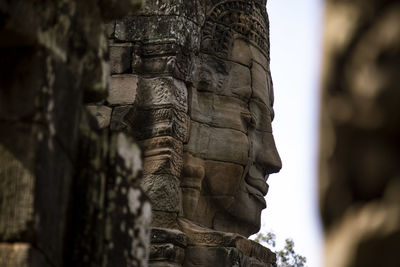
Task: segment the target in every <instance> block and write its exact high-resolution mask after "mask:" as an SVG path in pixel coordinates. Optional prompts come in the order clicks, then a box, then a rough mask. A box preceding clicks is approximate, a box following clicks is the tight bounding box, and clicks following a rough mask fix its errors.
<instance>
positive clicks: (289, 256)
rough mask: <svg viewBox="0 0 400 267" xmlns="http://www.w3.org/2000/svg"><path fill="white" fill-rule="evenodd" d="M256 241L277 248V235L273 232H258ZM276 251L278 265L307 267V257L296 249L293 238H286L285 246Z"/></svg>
mask: <svg viewBox="0 0 400 267" xmlns="http://www.w3.org/2000/svg"><path fill="white" fill-rule="evenodd" d="M254 241H255V242H258V243H260V244H263V245H266V246H267V247H270V248H272V250H275V247H276V235H275V234H274V233H273V232H269V233H266V234H264V233H258V234H257V235H256V237H255V238H254ZM275 253H276V258H277V265H278V267H306V265H305V264H306V262H307V259H306V257H304V256H301V255H299V254H297V253H296V252H295V251H294V242H293V240H292V239H289V238H288V239H286V240H285V246H284V248H283V249H280V250H275Z"/></svg>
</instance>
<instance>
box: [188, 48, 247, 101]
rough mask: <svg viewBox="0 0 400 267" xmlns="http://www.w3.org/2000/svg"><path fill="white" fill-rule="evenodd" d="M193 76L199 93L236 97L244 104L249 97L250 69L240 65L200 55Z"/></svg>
mask: <svg viewBox="0 0 400 267" xmlns="http://www.w3.org/2000/svg"><path fill="white" fill-rule="evenodd" d="M193 75H194V85H195V88H197V90H198V91H199V92H203V91H205V92H213V93H214V94H217V95H224V96H232V97H237V98H239V99H242V100H243V101H246V102H247V101H248V99H249V98H250V96H251V92H252V88H251V73H250V69H249V68H248V67H246V66H243V65H241V64H238V63H234V62H232V61H226V60H222V59H220V58H218V57H215V56H211V55H207V54H200V56H199V58H198V59H197V61H196V68H195V72H194V74H193Z"/></svg>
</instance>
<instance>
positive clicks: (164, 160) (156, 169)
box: [140, 137, 183, 177]
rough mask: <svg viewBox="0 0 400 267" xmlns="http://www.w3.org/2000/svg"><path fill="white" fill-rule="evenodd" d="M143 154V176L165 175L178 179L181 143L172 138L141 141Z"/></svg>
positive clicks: (180, 162)
mask: <svg viewBox="0 0 400 267" xmlns="http://www.w3.org/2000/svg"><path fill="white" fill-rule="evenodd" d="M140 144H141V145H142V146H143V148H144V150H145V153H144V157H145V159H144V167H143V172H144V174H145V175H151V174H160V175H161V174H166V175H172V176H175V177H179V175H180V173H181V170H182V166H183V161H182V156H181V155H182V152H183V146H182V143H181V142H179V141H178V140H176V139H174V138H172V137H155V138H152V139H147V140H144V141H141V142H140Z"/></svg>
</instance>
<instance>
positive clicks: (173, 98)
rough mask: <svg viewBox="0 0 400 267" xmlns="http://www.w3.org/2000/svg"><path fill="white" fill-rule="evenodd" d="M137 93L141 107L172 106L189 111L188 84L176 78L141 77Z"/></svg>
mask: <svg viewBox="0 0 400 267" xmlns="http://www.w3.org/2000/svg"><path fill="white" fill-rule="evenodd" d="M138 86H139V88H140V90H138V95H137V105H138V106H139V107H146V108H148V109H150V108H157V107H165V106H171V107H174V108H175V109H176V110H178V111H183V112H185V113H186V112H187V108H188V103H187V90H186V85H185V84H184V83H183V82H181V81H179V80H177V79H174V78H170V77H162V78H161V77H159V78H151V79H149V78H140V79H139V84H138Z"/></svg>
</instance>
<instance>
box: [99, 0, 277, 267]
mask: <svg viewBox="0 0 400 267" xmlns="http://www.w3.org/2000/svg"><path fill="white" fill-rule="evenodd" d="M107 29H108V34H109V47H110V60H111V73H112V75H111V88H110V95H109V97H108V99H107V102H106V103H105V105H102V106H98V107H97V109H98V111H99V113H98V117H99V119H100V120H101V118H107V121H109V123H110V127H111V128H116V129H118V130H123V131H124V132H126V133H128V134H130V135H133V136H135V138H136V139H137V140H138V141H139V144H140V146H141V148H142V149H143V153H144V166H143V180H142V182H141V186H142V188H143V190H144V191H145V193H146V194H147V195H148V196H149V198H150V200H151V203H152V212H153V221H152V235H151V241H152V244H151V251H150V266H154V267H155V266H175V267H178V266H186V267H190V266H275V261H276V260H275V255H274V254H273V253H272V252H271V251H270V250H268V249H267V248H265V247H263V246H261V245H259V244H257V243H255V242H253V241H251V240H248V239H247V237H248V236H249V235H251V234H252V233H255V232H257V231H258V230H259V227H260V214H261V210H262V209H263V208H265V202H263V201H264V198H263V196H264V195H265V194H266V192H267V191H268V185H267V184H266V183H265V180H264V179H265V177H268V175H269V174H271V173H273V172H277V171H279V169H280V167H281V162H280V158H279V155H278V153H277V151H276V148H275V144H274V139H273V136H272V129H271V121H272V119H273V108H272V105H273V88H272V81H271V76H270V71H269V34H268V32H269V22H268V17H267V14H266V1H261V0H251V1H209V0H202V1H198V0H195V1H183V0H168V1H155V0H148V1H146V4H145V6H144V8H143V9H142V10H141V11H140V12H139V13H138V14H137V15H135V16H128V17H125V18H123V19H122V20H117V21H115V22H114V23H109V24H108V25H107ZM132 97H133V98H132ZM107 124H108V123H107ZM248 183H249V184H250V185H251V186H250V185H249V184H248Z"/></svg>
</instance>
